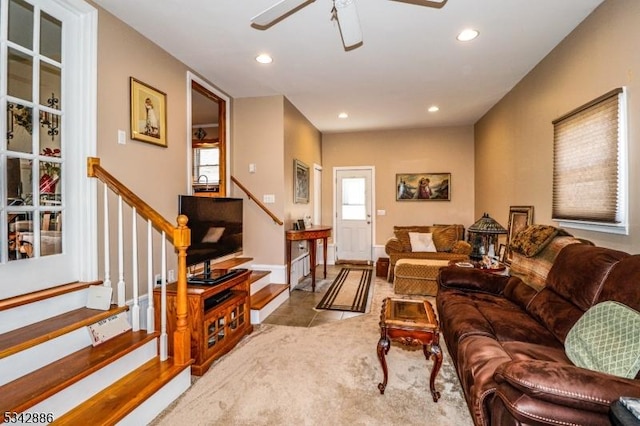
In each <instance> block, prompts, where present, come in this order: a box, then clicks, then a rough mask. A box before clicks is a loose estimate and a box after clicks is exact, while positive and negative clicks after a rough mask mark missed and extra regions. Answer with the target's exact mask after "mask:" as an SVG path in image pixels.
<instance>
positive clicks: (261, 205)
mask: <svg viewBox="0 0 640 426" xmlns="http://www.w3.org/2000/svg"><path fill="white" fill-rule="evenodd" d="M231 181H232V182H233V183H235V184H236V185H237V186H238V188H240V189H241V190H242V191H243V192H244V193H245V194H247V197H248V198H249V199H250V200H253V201H254V202H255V203H256V204H257V205H258V207H260V208H261V209H262V211H264V212H265V213H266V214H267V215H269V217H270V218H271V219H273V221H274V222H275V223H277V224H278V225H280V226H282V225H284V222H283V221H282V220H281V219H279V218H278V216H276V215H275V214H274V213H273V212H272V211H271V210H269V209H268V208H267V206H265V205H264V204H263V203H262V202H261V201H260V200H259V199H257V198H256V196H255V195H253V193H252V192H251V191H249V190H248V189H247V187H246V186H244V185H243V184H242V183H240V181H239V180H238V179H236V177H235V176H231Z"/></svg>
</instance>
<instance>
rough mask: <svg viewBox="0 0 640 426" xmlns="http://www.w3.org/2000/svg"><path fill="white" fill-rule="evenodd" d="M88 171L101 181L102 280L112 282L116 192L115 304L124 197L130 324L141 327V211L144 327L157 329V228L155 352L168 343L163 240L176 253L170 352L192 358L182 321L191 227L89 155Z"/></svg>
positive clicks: (181, 359) (122, 296)
mask: <svg viewBox="0 0 640 426" xmlns="http://www.w3.org/2000/svg"><path fill="white" fill-rule="evenodd" d="M87 175H88V176H89V177H92V178H97V179H98V180H100V181H101V182H102V183H103V184H104V185H103V187H104V198H103V216H104V218H103V219H104V224H103V229H104V238H103V242H104V280H103V282H104V285H105V286H109V287H111V286H112V282H111V271H110V261H111V254H112V253H113V251H114V248H112V247H111V244H110V241H109V233H110V228H109V226H110V220H109V202H108V194H109V191H111V192H113V193H115V194H116V195H117V196H118V206H117V208H118V212H117V217H118V219H117V226H118V230H117V236H118V242H117V247H116V250H117V252H116V255H117V264H118V281H117V284H116V294H117V304H118V306H124V305H125V304H126V283H125V271H124V226H123V223H124V217H123V204H124V203H126V204H127V205H128V206H130V207H131V211H132V220H131V227H132V228H131V252H132V262H131V265H132V271H131V276H132V283H131V288H132V294H133V298H132V307H131V318H132V321H131V322H132V324H131V326H132V329H133V331H138V330H140V318H141V317H140V315H141V313H140V303H139V295H138V230H137V224H136V222H137V219H138V217H141V218H143V219H145V220H146V221H147V294H148V308H147V310H146V318H147V332H148V333H152V332H155V330H156V326H157V325H156V324H155V309H156V308H155V306H154V300H153V290H154V288H155V285H156V282H155V280H154V274H153V260H154V258H153V235H154V234H153V232H154V230H155V231H156V232H159V233H160V234H161V253H160V262H161V297H160V300H161V302H160V318H161V321H160V358H161V360H163V361H164V360H166V359H167V358H168V353H169V346H168V336H167V306H166V305H167V303H166V284H167V248H166V242H167V240H168V241H169V243H171V244H173V246H174V247H175V249H176V252H177V256H178V272H177V277H176V278H177V294H176V306H175V315H176V330H175V332H174V334H173V336H172V337H173V357H174V362H175V363H176V364H177V365H186V364H188V363H189V362H190V361H191V342H190V339H191V336H190V332H189V327H188V325H187V315H188V309H187V258H186V256H187V248H188V247H189V245H190V244H191V230H190V229H189V228H188V227H187V217H186V216H184V215H180V216H178V218H177V226H174V225H173V224H171V223H170V222H169V221H168V220H166V219H165V218H164V217H162V215H160V214H159V213H158V212H157V211H155V210H154V209H153V208H152V207H151V206H149V205H148V204H147V203H146V202H144V201H143V200H142V199H141V198H140V197H138V196H137V195H136V194H134V193H133V192H132V191H131V190H130V189H128V188H127V187H126V186H125V185H124V184H123V183H121V182H120V181H118V180H117V179H116V178H115V177H114V176H113V175H111V174H110V173H109V172H108V171H106V170H105V169H104V168H103V167H102V166H101V165H100V159H99V158H95V157H89V158H88V159H87Z"/></svg>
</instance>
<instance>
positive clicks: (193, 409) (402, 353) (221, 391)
mask: <svg viewBox="0 0 640 426" xmlns="http://www.w3.org/2000/svg"><path fill="white" fill-rule="evenodd" d="M374 282H375V286H374V289H373V291H374V297H373V299H374V300H373V307H372V309H371V312H370V313H368V314H364V315H359V316H357V317H354V318H350V319H345V320H341V321H337V322H334V323H328V324H324V325H320V326H316V327H311V328H302V327H288V326H276V325H260V326H256V329H255V331H254V333H253V334H251V335H250V336H248V337H246V338H245V339H244V340H242V341H241V342H240V344H239V345H238V346H237V347H236V348H235V349H234V350H232V351H231V352H230V353H229V354H227V355H226V356H224V357H223V358H221V359H220V360H219V361H218V362H216V363H215V364H214V365H213V366H212V367H211V369H210V370H209V371H208V372H207V373H206V374H205V375H204V376H202V377H201V378H200V379H198V380H197V381H195V383H194V384H193V386H192V387H191V388H190V389H189V390H188V391H187V392H186V393H185V394H184V395H183V396H182V397H180V398H179V399H178V400H177V401H176V402H174V403H173V404H172V405H171V406H170V407H169V408H168V409H167V410H165V411H164V412H163V413H162V414H161V415H160V416H159V417H158V418H157V419H156V420H155V421H154V422H153V423H152V424H154V425H172V426H173V425H178V424H188V425H426V424H429V425H443V426H444V425H447V426H449V425H456V426H464V425H472V424H473V423H472V421H471V418H470V416H469V412H468V409H467V406H466V403H465V401H464V397H463V395H462V392H461V390H460V385H459V382H458V378H457V376H456V373H455V370H454V368H453V367H452V365H451V363H450V362H449V355H448V353H447V352H446V348H444V345H443V352H444V362H443V366H442V369H441V370H440V374H439V375H438V378H437V380H436V388H437V389H438V390H439V391H440V392H441V395H442V396H441V398H440V400H439V402H438V403H434V402H433V400H432V399H431V394H430V392H429V380H428V375H429V372H430V371H431V366H432V361H429V362H428V363H427V361H426V360H425V358H424V355H423V353H422V350H414V351H410V350H405V349H402V348H401V347H399V346H397V345H395V344H394V345H393V346H392V347H391V349H390V351H389V354H388V355H387V364H388V366H389V382H388V384H387V389H386V391H385V394H384V395H380V392H379V391H378V388H377V386H378V383H379V382H380V381H382V369H381V367H380V363H379V361H378V357H377V354H376V344H377V342H378V338H379V327H378V321H379V313H380V306H381V302H382V299H383V298H384V297H385V296H387V295H392V290H391V284H388V283H386V282H385V281H384V280H382V279H380V278H376V279H375V280H374Z"/></svg>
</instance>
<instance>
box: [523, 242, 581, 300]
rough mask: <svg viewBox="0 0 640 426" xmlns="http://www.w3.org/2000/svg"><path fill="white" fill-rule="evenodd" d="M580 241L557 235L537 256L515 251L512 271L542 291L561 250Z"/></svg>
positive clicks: (526, 282)
mask: <svg viewBox="0 0 640 426" xmlns="http://www.w3.org/2000/svg"><path fill="white" fill-rule="evenodd" d="M518 235H520V234H518ZM580 242H581V241H580V240H578V239H577V238H574V237H568V236H565V237H555V238H553V240H552V241H551V242H550V243H548V244H546V245H545V247H544V248H543V249H542V250H541V251H540V252H539V253H538V254H537V255H536V256H535V257H527V256H526V255H524V254H522V253H518V252H514V253H513V259H512V261H511V268H510V273H511V275H512V276H516V277H518V278H520V279H521V280H522V281H523V282H524V283H525V284H527V285H529V286H531V287H533V288H534V289H536V290H538V291H540V290H541V289H542V288H543V287H544V286H545V283H546V281H547V275H548V274H549V271H550V270H551V266H553V262H554V261H555V259H556V256H558V253H560V250H562V249H563V248H564V247H565V246H567V245H569V244H577V243H580Z"/></svg>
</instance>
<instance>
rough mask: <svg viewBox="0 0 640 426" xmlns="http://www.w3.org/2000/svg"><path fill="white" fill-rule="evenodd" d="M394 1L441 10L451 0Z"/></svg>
mask: <svg viewBox="0 0 640 426" xmlns="http://www.w3.org/2000/svg"><path fill="white" fill-rule="evenodd" d="M393 1H399V2H400V3H409V4H415V5H418V6H427V7H434V8H436V9H440V8H441V7H443V6H444V5H445V4H447V2H448V1H449V0H393Z"/></svg>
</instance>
